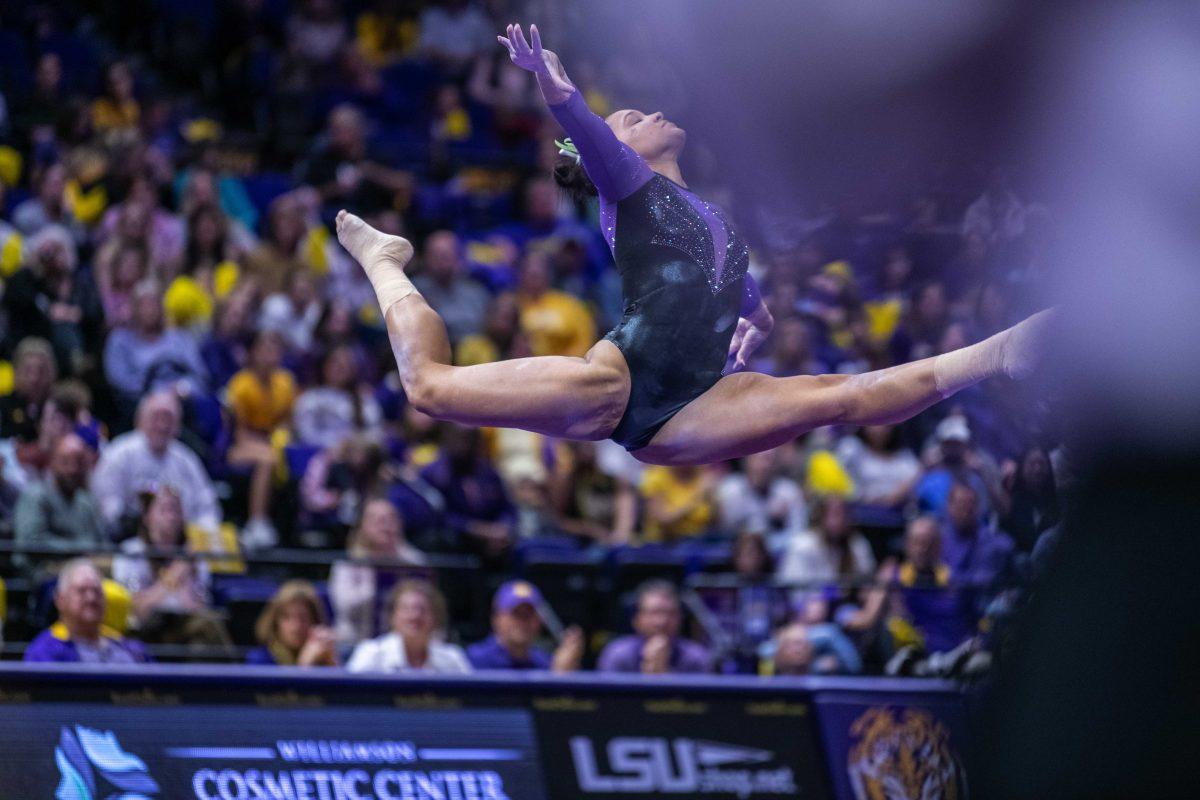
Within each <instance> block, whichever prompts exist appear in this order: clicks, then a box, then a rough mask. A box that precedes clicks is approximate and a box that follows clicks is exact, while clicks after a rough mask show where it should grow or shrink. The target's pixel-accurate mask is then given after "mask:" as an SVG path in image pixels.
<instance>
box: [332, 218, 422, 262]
mask: <svg viewBox="0 0 1200 800" xmlns="http://www.w3.org/2000/svg"><path fill="white" fill-rule="evenodd" d="M337 237H338V241H339V242H341V243H342V247H344V248H346V251H347V252H349V253H350V255H352V256H354V260H355V261H357V262H358V263H359V264H362V267H363V269H365V270H366V271H367V274H368V275H370V274H371V272H372V270H373V269H374V268H375V266H376V265H377V264H379V265H381V266H384V265H386V266H392V267H396V268H397V269H400V270H403V269H404V268H405V267H407V266H408V262H409V261H412V257H413V246H412V244H411V243H410V242H409V241H408V240H407V239H405V238H403V237H401V236H392V235H391V234H387V233H382V232H380V231H377V230H375V229H374V228H372V227H371V226H370V225H368V224H367V223H365V222H363V221H362V218H361V217H358V216H356V215H354V214H351V213H350V212H349V211H346V210H345V209H342V210H341V211H339V212H338V215H337Z"/></svg>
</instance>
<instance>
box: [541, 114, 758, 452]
mask: <svg viewBox="0 0 1200 800" xmlns="http://www.w3.org/2000/svg"><path fill="white" fill-rule="evenodd" d="M551 111H552V112H553V113H554V116H555V117H556V118H557V119H558V121H559V123H560V124H561V125H562V126H563V128H564V129H565V130H566V131H567V133H568V134H569V135H570V136H571V139H572V141H573V142H574V143H575V146H576V147H577V148H578V150H579V153H580V156H581V158H582V162H583V166H584V169H585V170H587V173H588V176H589V177H590V178H591V179H592V181H593V183H595V184H596V188H597V189H598V190H599V192H600V212H601V224H602V226H603V229H604V237H605V240H606V241H607V242H608V244H609V247H610V248H611V249H612V251H613V256H614V258H615V260H616V263H617V270H618V272H619V273H620V275H621V289H622V294H623V296H624V301H625V309H624V314H623V315H622V317H621V321H620V322H619V323H618V324H617V325H616V327H614V328H613V329H612V330H611V331H610V332H609V333H608V335H607V336H606V337H605V338H606V339H608V340H609V341H611V342H612V343H613V344H615V345H616V346H617V347H618V348H620V350H621V353H622V355H623V356H624V357H625V361H626V363H627V364H628V366H629V375H630V382H631V385H630V393H629V401H628V404H627V405H626V408H625V413H624V415H623V416H622V418H621V421H620V423H619V424H618V425H617V428H616V430H615V431H614V432H613V434H612V438H613V440H614V441H616V442H618V443H619V444H621V445H623V446H624V447H626V448H627V449H629V450H636V449H638V448H640V447H644V446H645V445H646V444H648V443H649V442H650V440H651V439H652V438H654V434H656V433H657V432H658V430H659V428H661V427H662V426H663V425H664V424H666V422H667V421H668V420H670V419H671V417H673V416H674V415H675V414H676V413H678V412H679V410H680V409H682V408H683V407H684V406H686V405H687V404H688V403H690V402H691V401H692V400H694V399H696V398H697V397H699V396H700V395H701V394H703V393H704V392H706V391H707V390H708V389H709V388H710V387H712V385H713V384H715V383H716V382H717V381H718V380H719V379H720V378H721V372H722V369H723V368H724V366H725V360H726V356H727V354H728V350H729V343H730V340H731V339H732V337H733V333H734V330H735V328H736V326H737V321H738V317H739V316H740V315H741V314H742V313H743V311H747V309H749V308H753V307H754V306H756V305H757V304H758V299H759V298H758V290H757V287H756V286H755V285H754V282H753V279H752V278H751V277H750V276H749V275H748V274H747V272H746V268H747V266H748V264H749V249H748V248H747V246H746V243H745V241H744V240H743V239H742V238H741V236H739V235H738V233H737V231H736V230H735V229H734V228H733V226H732V225H730V224H729V221H728V219H727V218H726V217H725V215H724V214H722V213H721V211H720V210H719V209H717V208H716V206H713V205H711V204H709V203H706V202H704V201H703V200H701V199H700V198H698V197H697V196H696V195H695V194H693V193H692V192H690V191H688V190H687V189H685V188H683V187H682V186H680V185H678V184H676V183H674V182H673V181H671V180H670V179H668V178H666V177H664V176H662V175H659V174H657V173H655V172H653V171H652V170H651V169H650V167H649V166H648V165H647V164H646V163H645V161H643V160H642V159H641V157H640V156H638V155H637V154H636V153H635V152H633V150H631V149H630V148H628V147H626V146H625V145H623V144H621V143H620V142H619V141H618V140H617V138H616V136H615V135H614V134H613V133H612V131H611V129H610V128H609V127H608V125H606V124H605V123H604V121H603V120H601V119H600V118H599V117H597V116H596V115H595V114H592V113H591V111H589V110H588V108H587V106H586V105H585V104H584V102H583V99H582V98H581V97H580V95H579V93H578V92H575V93H574V94H572V95H571V97H570V99H568V100H567V101H566V102H565V103H562V104H559V105H555V106H551ZM747 313H748V311H747Z"/></svg>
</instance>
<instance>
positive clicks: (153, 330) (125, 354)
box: [104, 279, 208, 413]
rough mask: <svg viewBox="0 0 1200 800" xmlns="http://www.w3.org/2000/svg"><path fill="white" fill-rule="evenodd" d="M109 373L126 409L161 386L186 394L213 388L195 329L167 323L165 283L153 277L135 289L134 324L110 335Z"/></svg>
mask: <svg viewBox="0 0 1200 800" xmlns="http://www.w3.org/2000/svg"><path fill="white" fill-rule="evenodd" d="M104 372H105V376H106V377H107V378H108V382H109V385H111V386H112V387H113V389H114V390H116V392H117V393H118V397H119V399H120V401H121V402H122V404H123V405H124V406H125V409H124V410H125V411H126V413H130V412H132V410H133V408H134V407H135V405H136V404H137V401H138V398H140V397H141V396H142V395H143V394H145V393H146V392H148V391H152V390H154V389H156V388H159V387H172V388H177V389H178V390H179V391H181V392H185V393H190V392H205V391H207V389H208V373H207V370H206V369H205V367H204V359H203V358H201V356H200V345H199V343H198V342H197V341H196V337H195V336H193V335H192V333H191V332H190V331H186V330H183V329H181V328H169V327H167V325H166V315H165V314H164V311H163V294H162V287H161V286H160V285H159V284H158V282H157V281H155V280H153V279H147V280H144V281H142V282H141V283H139V284H138V285H137V286H136V287H135V288H134V290H133V317H132V320H131V324H130V325H129V327H127V328H118V329H117V330H115V331H113V332H112V334H111V335H110V336H109V337H108V342H107V343H106V344H105V347H104Z"/></svg>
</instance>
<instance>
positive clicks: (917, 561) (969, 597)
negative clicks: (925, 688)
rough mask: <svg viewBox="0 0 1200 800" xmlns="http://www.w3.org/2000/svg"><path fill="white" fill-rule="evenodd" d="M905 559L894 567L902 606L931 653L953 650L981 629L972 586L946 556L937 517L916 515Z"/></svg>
mask: <svg viewBox="0 0 1200 800" xmlns="http://www.w3.org/2000/svg"><path fill="white" fill-rule="evenodd" d="M904 556H905V559H904V562H903V563H901V564H899V565H897V566H896V567H894V568H891V570H890V572H891V576H890V578H889V580H888V583H889V586H890V588H891V591H892V593H893V597H894V598H895V605H896V609H895V610H896V611H898V612H899V613H900V614H901V615H902V616H903V617H904V618H905V619H906V620H908V621H909V622H910V623H911V624H912V626H913V627H914V628H915V629H916V630H917V632H919V633H920V634H921V636H922V637H923V639H924V649H925V652H927V653H943V652H947V651H949V650H953V649H954V648H955V647H957V646H958V645H960V644H962V643H963V642H964V641H966V640H967V639H969V638H970V637H971V636H973V635H974V634H975V633H976V632H977V630H978V622H979V615H978V613H977V611H976V608H975V591H974V587H972V586H969V585H963V582H962V581H960V580H959V579H958V576H957V575H955V573H954V571H953V569H952V568H951V567H950V566H949V565H948V564H946V562H945V560H944V559H943V558H942V539H941V535H940V531H939V530H938V522H937V520H936V519H935V518H934V517H930V516H924V517H917V518H916V519H914V520H912V521H911V522H910V523H908V529H907V530H906V531H905V534H904Z"/></svg>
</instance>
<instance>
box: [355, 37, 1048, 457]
mask: <svg viewBox="0 0 1200 800" xmlns="http://www.w3.org/2000/svg"><path fill="white" fill-rule="evenodd" d="M530 33H531V36H532V44H531V43H530V42H529V41H527V40H526V38H525V34H524V32H523V31H522V30H521V28H520V26H518V25H510V26H509V28H508V35H507V36H500V37H498V39H499V41H500V43H501V44H502V45H504V47H505V49H506V50H507V51H508V53H509V57H510V58H511V59H512V61H513V63H514V64H516V65H517V66H518V67H520V68H521V69H524V70H527V71H529V72H532V73H534V75H535V76H536V78H537V82H538V87H539V88H540V90H541V92H542V97H543V99H544V100H545V101H546V103H547V105H548V106H549V107H550V111H551V113H552V114H553V115H554V118H555V119H556V120H557V121H558V123H559V124H560V125H561V126H562V127H563V129H564V130H565V131H566V133H567V135H568V138H569V139H570V141H569V142H567V141H564V142H563V143H562V144H561V145H560V152H561V153H562V154H563V155H564V156H565V157H566V158H568V159H569V161H565V162H563V163H562V164H560V165H558V166H557V167H556V170H555V176H556V180H558V182H559V184H560V185H564V186H567V187H568V188H571V189H573V190H576V191H577V192H579V193H595V194H598V195H599V197H600V221H601V233H602V234H603V236H604V239H605V241H606V242H607V243H608V246H609V248H610V249H611V250H612V252H613V256H614V259H615V261H616V265H617V271H618V273H619V274H620V277H621V288H622V295H623V297H624V301H625V303H624V306H625V307H624V312H623V314H622V316H621V320H620V321H619V322H618V323H617V325H616V327H614V328H613V329H612V330H611V331H610V332H609V333H608V335H607V336H605V338H604V339H603V340H602V341H600V342H597V343H596V344H595V345H593V346H592V348H591V349H590V350H588V351H587V353H586V354H585V355H584V356H583V357H549V356H547V357H541V358H523V359H514V360H511V361H498V362H492V363H486V364H472V365H468V366H454V365H453V364H452V363H451V350H450V343H449V338H448V337H447V334H446V326H445V324H444V322H443V321H442V320H441V319H440V318H439V317H438V315H437V313H436V312H435V311H434V310H433V308H432V307H430V305H429V303H428V302H426V300H425V298H423V297H422V296H421V294H420V292H419V291H418V289H417V287H416V286H414V285H413V282H412V281H411V280H410V279H409V277H408V276H407V275H406V274H405V272H404V269H405V267H407V265H408V263H409V262H410V261H411V260H412V256H413V248H412V244H411V243H409V242H408V241H406V240H405V239H403V238H401V237H399V236H390V235H388V234H385V233H382V232H381V231H378V230H376V229H375V228H372V227H371V226H370V225H368V224H367V223H366V222H364V221H363V220H362V219H361V218H360V217H357V216H355V215H354V214H351V213H349V212H347V211H345V210H343V211H340V212H339V213H338V216H337V232H338V241H340V242H341V244H342V246H343V247H345V248H346V250H347V251H348V252H349V253H350V255H351V256H353V257H354V259H355V260H356V261H358V262H359V264H360V265H362V267H363V269H364V271H365V272H366V274H367V277H368V279H369V280H370V281H371V285H372V287H373V288H374V289H375V294H376V298H377V299H378V301H379V305H380V308H381V310H382V312H383V317H384V319H385V320H386V323H387V327H388V333H389V338H390V341H391V343H392V348H393V352H394V355H395V356H396V364H397V366H398V368H399V374H400V380H401V382H402V383H403V385H404V389H405V393H406V395H407V396H408V398H409V400H410V401H411V402H412V404H413V406H414V407H415V408H417V409H418V410H420V411H422V412H424V413H426V414H428V415H430V416H432V417H435V418H437V419H441V420H451V421H454V422H458V423H460V424H469V425H483V426H491V427H502V428H520V429H524V430H529V431H534V432H536V433H541V434H545V435H548V436H554V437H558V438H567V439H578V440H597V439H612V440H613V441H615V442H617V443H618V444H621V445H622V446H624V447H625V448H626V449H627V450H630V451H631V452H634V453H635V454H636V457H637V458H638V459H639V460H641V461H644V462H648V463H655V464H672V465H684V464H689V465H696V464H708V463H711V462H713V461H718V460H723V459H728V458H734V457H738V456H743V455H747V454H749V453H753V452H758V451H761V450H767V449H770V448H772V447H775V446H778V445H780V444H782V443H784V442H788V441H791V440H793V439H795V438H796V437H797V436H799V435H801V434H803V433H804V432H806V431H809V430H812V429H814V428H819V427H822V426H825V425H830V424H834V423H841V424H855V425H856V424H868V423H871V424H881V423H889V422H899V421H902V420H904V419H907V418H909V417H911V416H913V415H915V414H917V413H919V412H921V411H923V410H924V409H926V408H928V407H930V406H931V405H933V404H934V403H936V402H938V401H940V400H942V399H945V398H946V397H948V396H950V395H951V394H954V393H956V392H958V391H960V390H962V389H965V388H967V387H968V386H973V385H974V384H976V383H979V382H981V381H983V380H985V379H987V378H989V377H991V376H993V375H999V374H1006V375H1009V376H1010V377H1024V376H1025V375H1027V374H1028V373H1029V372H1031V371H1032V369H1033V367H1034V366H1035V365H1036V362H1037V360H1038V347H1037V345H1038V339H1039V338H1040V337H1041V331H1042V329H1043V328H1044V327H1045V326H1046V325H1048V324H1049V316H1048V315H1047V314H1043V315H1041V316H1040V317H1037V318H1032V319H1031V320H1027V321H1026V322H1024V323H1021V324H1020V325H1018V326H1017V327H1015V328H1010V329H1008V330H1005V331H1001V332H1000V333H998V334H996V335H994V336H992V337H991V338H989V339H987V340H985V341H983V342H979V343H977V344H974V345H971V346H969V347H966V348H963V349H962V350H958V351H954V352H951V353H945V354H942V355H939V356H937V357H936V358H929V359H925V360H923V361H919V362H915V363H912V364H902V365H900V366H897V367H891V368H889V369H886V370H880V371H877V372H871V373H867V374H863V375H853V376H851V375H818V376H809V375H800V376H794V377H788V378H775V377H772V376H768V375H763V374H761V373H753V372H742V370H743V369H744V368H745V366H746V364H747V363H748V362H749V359H750V356H751V354H752V353H753V351H754V350H755V349H756V348H757V347H758V346H759V345H760V344H761V343H762V342H763V341H764V340H765V339H766V337H767V335H768V333H769V332H770V329H771V326H772V325H773V319H772V317H771V314H770V311H768V309H767V306H766V304H765V303H764V302H763V299H762V297H761V295H760V293H759V291H758V286H757V285H756V284H755V282H754V281H753V280H752V279H750V278H749V277H748V273H747V269H748V267H749V263H750V256H749V247H748V246H747V244H746V241H745V240H744V239H743V238H742V237H741V235H740V234H739V233H738V232H737V230H736V229H735V228H734V227H733V225H732V223H731V222H730V220H729V219H728V217H726V216H725V214H724V213H723V212H722V211H721V210H720V209H719V208H717V207H716V206H714V205H713V204H711V203H708V202H705V201H704V200H702V199H700V198H699V197H697V196H696V195H695V194H694V193H693V192H692V191H691V190H690V189H688V187H687V185H686V183H685V182H684V179H683V173H682V172H681V171H680V168H679V156H680V153H681V152H682V150H683V145H684V143H685V141H686V139H687V135H686V134H685V132H684V131H683V129H682V128H680V127H679V126H678V125H675V124H674V123H673V122H671V121H669V120H667V119H666V118H665V117H664V115H663V114H662V113H661V112H655V113H649V114H648V113H645V112H642V111H638V110H635V109H623V110H620V111H617V112H616V113H614V114H611V115H610V116H609V118H608V119H607V120H602V119H600V118H599V117H598V116H596V115H595V114H593V113H592V112H591V111H590V110H589V109H588V107H587V104H586V103H585V102H584V99H583V96H582V95H581V94H580V92H579V91H578V90H577V88H576V87H575V84H574V83H572V82H571V80H570V78H568V77H567V74H566V71H565V70H564V69H563V66H562V63H561V62H560V61H559V59H558V56H557V55H555V54H554V53H552V52H550V51H549V50H543V49H542V43H541V38H540V34H539V33H538V31H537V28H536V27H533V28H531V29H530ZM733 373H737V374H733Z"/></svg>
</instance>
